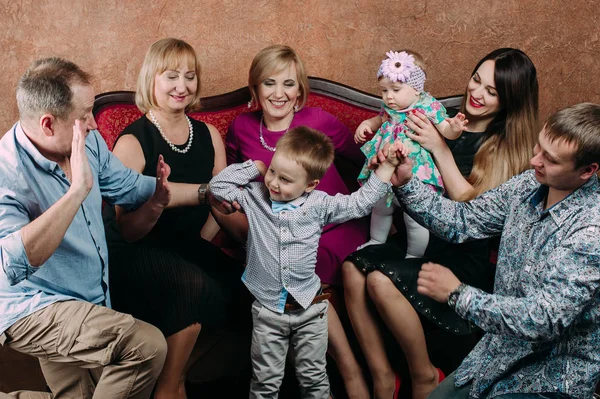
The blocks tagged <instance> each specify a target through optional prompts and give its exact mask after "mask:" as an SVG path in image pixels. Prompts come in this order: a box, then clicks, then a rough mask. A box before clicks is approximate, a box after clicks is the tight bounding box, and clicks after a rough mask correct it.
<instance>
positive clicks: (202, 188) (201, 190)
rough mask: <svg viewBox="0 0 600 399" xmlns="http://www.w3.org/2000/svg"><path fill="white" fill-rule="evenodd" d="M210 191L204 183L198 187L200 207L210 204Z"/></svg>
mask: <svg viewBox="0 0 600 399" xmlns="http://www.w3.org/2000/svg"><path fill="white" fill-rule="evenodd" d="M207 191H208V184H207V183H202V184H200V186H198V202H199V203H200V205H206V204H207V203H208V197H207V195H206V192H207Z"/></svg>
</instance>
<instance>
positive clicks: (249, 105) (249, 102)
mask: <svg viewBox="0 0 600 399" xmlns="http://www.w3.org/2000/svg"><path fill="white" fill-rule="evenodd" d="M250 108H252V100H250V101H248V109H250Z"/></svg>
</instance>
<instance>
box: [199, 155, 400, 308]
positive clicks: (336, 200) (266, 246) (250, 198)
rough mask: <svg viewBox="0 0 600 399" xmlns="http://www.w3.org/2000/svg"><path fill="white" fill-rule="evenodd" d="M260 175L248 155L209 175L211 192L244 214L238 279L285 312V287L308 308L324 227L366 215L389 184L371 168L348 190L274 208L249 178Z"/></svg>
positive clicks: (260, 299) (263, 300) (315, 289)
mask: <svg viewBox="0 0 600 399" xmlns="http://www.w3.org/2000/svg"><path fill="white" fill-rule="evenodd" d="M259 176H260V174H259V172H258V169H257V168H256V165H255V163H254V162H253V161H252V160H248V161H246V162H244V163H241V164H232V165H230V166H228V167H227V168H225V169H223V170H222V171H221V173H219V174H218V175H216V176H215V177H213V178H212V180H211V181H210V191H211V192H212V193H213V195H215V197H217V198H219V199H222V200H226V201H229V202H234V201H237V202H238V203H239V204H240V205H241V206H242V208H243V209H244V212H245V213H246V215H247V216H248V224H249V229H250V230H249V233H248V260H247V266H246V271H245V272H244V275H243V277H242V280H243V281H244V284H246V286H247V287H248V290H249V291H250V292H251V293H252V295H254V297H255V298H256V300H257V301H258V302H259V303H260V304H261V305H263V306H264V307H266V308H267V309H270V310H272V311H274V312H278V313H283V311H284V308H285V302H286V298H287V294H288V292H289V293H290V294H292V296H293V297H294V299H296V301H298V303H299V304H300V305H302V307H303V308H305V309H306V308H307V307H308V306H310V303H311V302H312V300H313V298H314V297H315V295H316V294H317V292H318V291H319V290H320V289H321V282H320V280H319V277H318V276H317V275H316V273H315V264H316V261H317V248H318V246H319V239H320V238H321V232H322V229H323V226H325V225H326V224H329V223H343V222H345V221H347V220H350V219H357V218H360V217H363V216H366V215H368V214H369V213H370V212H371V209H372V208H373V206H374V205H375V203H376V202H377V201H378V200H379V199H380V198H381V197H383V195H384V194H385V193H386V192H388V190H390V189H391V185H390V183H384V182H382V181H381V180H380V179H379V177H377V175H376V174H375V173H373V174H372V175H371V177H370V178H369V180H367V182H366V183H365V184H364V185H363V186H362V187H361V188H360V189H359V190H358V191H356V192H354V193H352V194H350V195H342V194H337V195H334V196H332V195H328V194H327V193H325V192H323V191H318V190H313V191H311V192H310V193H308V194H304V195H302V196H300V197H298V198H296V199H295V200H293V201H290V205H292V206H296V208H295V209H293V210H282V211H280V212H278V213H275V212H273V209H272V208H271V199H270V197H269V191H268V190H267V188H266V187H265V184H264V183H259V182H252V180H254V179H256V178H257V177H259ZM240 186H243V187H244V188H243V190H242V189H240Z"/></svg>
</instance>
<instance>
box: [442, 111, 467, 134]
mask: <svg viewBox="0 0 600 399" xmlns="http://www.w3.org/2000/svg"><path fill="white" fill-rule="evenodd" d="M446 122H448V124H449V125H450V129H452V131H453V132H454V133H456V134H457V135H458V136H460V134H461V133H462V132H464V131H465V130H467V124H468V123H469V121H468V120H467V119H466V117H465V114H462V113H460V112H459V113H458V114H456V116H455V117H454V118H446Z"/></svg>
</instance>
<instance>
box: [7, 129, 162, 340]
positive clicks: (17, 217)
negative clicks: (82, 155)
mask: <svg viewBox="0 0 600 399" xmlns="http://www.w3.org/2000/svg"><path fill="white" fill-rule="evenodd" d="M85 149H86V153H87V157H88V160H89V164H90V168H91V170H92V176H93V179H94V185H93V187H92V190H91V191H90V193H89V194H88V196H87V197H86V199H85V200H84V201H83V203H82V204H81V206H80V207H79V210H78V211H77V214H76V215H75V217H74V218H73V221H72V222H71V225H70V226H69V228H68V229H67V231H66V233H65V236H64V238H63V240H62V241H61V243H60V245H59V246H58V248H57V249H56V251H54V253H53V254H52V256H50V258H48V260H47V261H46V262H45V263H44V264H43V265H41V266H40V267H33V266H31V264H30V263H29V260H28V258H27V254H26V253H25V248H24V247H23V241H22V239H21V228H22V227H23V226H25V225H27V224H29V223H30V222H31V221H32V220H34V219H35V218H37V217H39V216H40V215H41V214H42V213H44V212H45V211H46V210H47V209H48V208H50V207H51V206H52V205H54V203H56V201H58V200H59V199H60V198H61V197H63V196H64V195H65V194H66V193H67V191H68V190H69V188H70V186H71V184H70V182H69V180H68V179H67V178H66V175H65V173H64V172H63V171H62V169H61V168H60V166H58V164H57V163H56V162H53V161H50V160H48V159H47V158H45V157H44V156H43V155H42V154H40V152H39V151H38V150H37V148H36V147H35V146H34V145H33V143H32V142H31V141H30V140H29V138H28V137H27V136H26V135H25V133H24V132H23V130H22V129H21V126H20V124H16V125H15V126H14V127H13V128H12V129H11V130H10V131H9V132H7V133H6V134H5V135H4V136H3V137H2V139H1V140H0V315H1V316H0V344H1V343H2V342H1V341H2V337H1V335H2V333H3V332H4V331H5V330H6V329H7V328H9V327H10V326H12V325H13V324H14V323H15V322H16V321H17V320H19V319H21V318H23V317H25V316H28V315H30V314H32V313H34V312H35V311H37V310H40V309H42V308H44V307H46V306H48V305H50V304H52V303H54V302H59V301H67V300H73V299H76V300H81V301H87V302H91V303H94V304H97V305H101V304H107V305H110V297H109V293H108V250H107V247H106V238H105V236H104V223H103V222H102V215H101V213H100V211H101V207H102V199H103V198H104V199H105V200H106V201H107V202H108V203H110V204H119V205H121V206H123V207H125V208H126V209H129V208H132V207H135V206H138V205H140V204H142V203H143V202H145V201H146V200H147V199H148V198H149V197H150V196H151V195H152V193H153V192H154V187H155V185H156V183H155V179H154V178H151V177H148V176H142V175H140V174H138V173H136V172H134V171H132V170H131V169H128V168H126V167H125V166H123V164H122V163H121V162H120V161H119V160H118V159H117V158H116V157H115V156H113V155H112V154H111V153H110V152H109V151H108V148H107V147H106V143H105V142H104V140H103V139H102V137H101V136H100V133H98V131H96V130H94V131H90V132H89V134H88V135H87V137H86V140H85Z"/></svg>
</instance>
